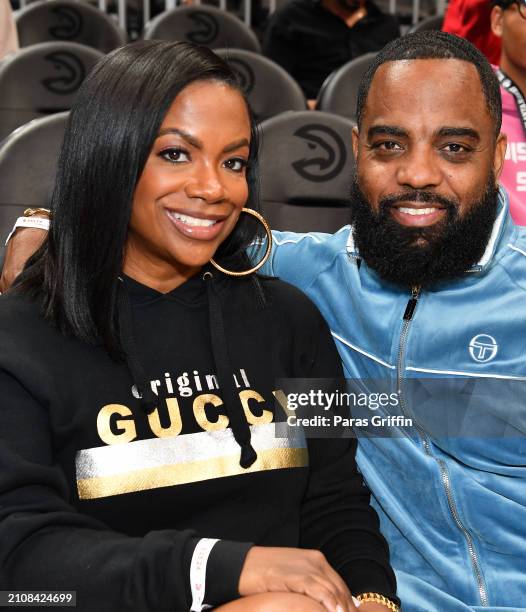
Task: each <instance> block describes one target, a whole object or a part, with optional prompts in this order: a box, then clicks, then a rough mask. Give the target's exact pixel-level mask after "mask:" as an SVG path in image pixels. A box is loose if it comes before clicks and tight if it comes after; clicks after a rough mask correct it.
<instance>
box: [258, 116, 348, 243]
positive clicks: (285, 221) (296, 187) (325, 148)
mask: <svg viewBox="0 0 526 612" xmlns="http://www.w3.org/2000/svg"><path fill="white" fill-rule="evenodd" d="M353 125H354V124H353V122H352V121H350V120H349V119H346V118H345V117H339V116H338V115H332V114H329V113H324V112H313V111H290V112H287V113H282V114H281V115H278V116H277V117H272V118H271V119H267V120H266V121H264V122H263V123H262V124H261V132H262V139H261V147H260V157H259V159H260V162H259V163H260V170H261V205H262V210H263V214H264V215H265V217H266V218H267V219H268V221H269V223H270V225H271V227H272V228H273V229H279V230H293V231H299V232H310V231H321V232H334V231H336V230H337V229H338V228H340V227H341V226H343V225H345V224H346V223H348V222H349V189H350V185H351V180H352V175H353V170H354V158H353V154H352V148H351V130H352V127H353Z"/></svg>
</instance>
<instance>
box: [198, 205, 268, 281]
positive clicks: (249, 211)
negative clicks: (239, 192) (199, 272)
mask: <svg viewBox="0 0 526 612" xmlns="http://www.w3.org/2000/svg"><path fill="white" fill-rule="evenodd" d="M241 212H242V213H247V214H249V215H252V216H253V217H255V218H256V219H257V220H258V221H259V222H260V223H261V224H262V225H263V227H264V228H265V232H266V233H267V248H266V250H265V254H264V255H263V259H262V260H261V261H260V262H258V263H257V264H256V265H255V266H254V267H253V268H250V270H243V271H242V272H234V271H233V270H227V269H226V268H223V267H222V266H220V265H219V264H218V263H217V262H216V261H214V260H213V259H211V260H210V263H211V264H212V265H213V266H214V268H216V269H217V270H219V271H220V272H223V274H227V275H228V276H248V275H249V274H253V273H254V272H256V271H257V270H259V269H260V268H261V266H262V265H263V264H264V263H265V262H266V261H267V259H268V258H269V255H270V251H271V250H272V232H271V231H270V227H269V225H268V223H267V222H266V221H265V219H264V218H263V217H262V216H261V215H260V214H259V213H258V212H256V211H255V210H252V209H251V208H242V209H241Z"/></svg>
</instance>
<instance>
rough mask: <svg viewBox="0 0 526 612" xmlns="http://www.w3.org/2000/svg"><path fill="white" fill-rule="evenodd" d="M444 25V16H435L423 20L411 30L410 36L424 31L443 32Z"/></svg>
mask: <svg viewBox="0 0 526 612" xmlns="http://www.w3.org/2000/svg"><path fill="white" fill-rule="evenodd" d="M443 23H444V15H433V17H428V18H427V19H422V21H419V22H418V23H415V25H414V26H413V27H412V28H410V29H409V32H408V34H412V33H413V32H423V31H424V30H441V29H442V24H443Z"/></svg>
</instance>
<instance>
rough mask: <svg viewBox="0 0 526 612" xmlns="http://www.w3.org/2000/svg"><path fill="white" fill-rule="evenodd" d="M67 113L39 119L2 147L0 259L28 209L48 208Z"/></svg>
mask: <svg viewBox="0 0 526 612" xmlns="http://www.w3.org/2000/svg"><path fill="white" fill-rule="evenodd" d="M68 114H69V113H67V112H64V113H57V114H56V115H51V116H50V117H43V118H41V119H35V120H33V121H31V122H29V123H27V124H26V125H23V126H22V127H20V128H19V129H17V130H16V131H15V132H13V133H12V134H11V135H10V136H9V137H8V138H6V139H5V140H4V141H3V142H2V143H1V144H0V258H1V259H3V255H4V250H5V249H4V243H5V239H6V237H7V234H8V233H9V232H10V231H11V228H12V227H13V223H14V222H15V220H16V218H17V217H19V216H20V215H21V213H22V212H23V211H24V209H25V208H27V207H31V208H40V207H44V208H46V207H48V200H49V196H50V195H51V191H52V189H53V183H54V180H55V172H56V166H57V160H58V154H59V151H60V146H61V144H62V138H63V134H64V127H65V125H66V120H67V117H68Z"/></svg>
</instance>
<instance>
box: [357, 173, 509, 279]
mask: <svg viewBox="0 0 526 612" xmlns="http://www.w3.org/2000/svg"><path fill="white" fill-rule="evenodd" d="M497 194H498V189H497V187H495V179H494V177H493V176H490V177H489V179H488V182H487V185H486V190H485V192H484V195H483V197H482V199H481V200H480V201H478V202H476V203H474V204H473V205H472V206H471V207H470V209H469V212H468V213H467V214H466V215H465V216H464V217H459V215H458V207H459V204H458V202H455V201H454V200H449V199H447V198H444V197H441V196H438V195H436V194H434V193H433V192H429V191H423V190H422V191H421V190H411V191H405V192H402V193H399V194H396V195H393V196H390V197H387V198H383V199H382V200H380V202H379V213H378V214H375V213H374V212H373V210H372V207H371V205H370V203H369V202H368V201H367V199H366V197H365V195H364V193H363V192H362V190H361V189H360V187H359V186H358V182H357V180H356V178H355V179H354V182H353V186H352V188H351V214H352V219H353V225H354V240H355V243H356V246H357V247H358V250H359V252H360V256H361V257H362V258H363V259H364V260H365V261H366V262H367V265H368V266H370V267H371V268H372V269H373V270H375V271H376V272H377V273H378V274H379V275H380V276H381V277H382V278H383V279H384V280H386V281H389V282H392V283H395V284H397V285H404V286H407V287H416V286H423V287H427V286H429V285H433V284H434V283H437V282H439V281H445V280H449V279H453V278H457V277H459V276H462V275H463V274H464V273H465V272H466V270H468V269H469V268H470V267H471V266H472V265H473V264H475V263H476V262H478V261H479V260H480V258H481V257H482V255H483V254H484V251H485V249H486V245H487V244H488V240H489V237H490V234H491V230H492V227H493V224H494V222H495V217H496V214H497V197H498V196H497ZM397 202H428V203H434V204H439V205H441V206H443V207H444V208H445V209H446V218H445V220H444V221H440V222H438V223H435V224H434V225H431V226H429V227H422V228H415V227H406V226H403V225H401V224H400V223H397V222H396V221H395V220H394V219H393V217H392V216H391V213H390V210H389V209H390V207H391V206H392V205H393V204H395V203H397Z"/></svg>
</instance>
